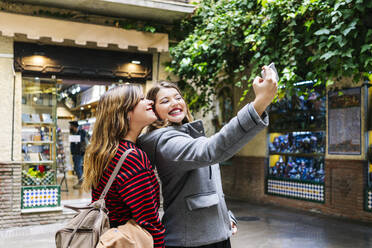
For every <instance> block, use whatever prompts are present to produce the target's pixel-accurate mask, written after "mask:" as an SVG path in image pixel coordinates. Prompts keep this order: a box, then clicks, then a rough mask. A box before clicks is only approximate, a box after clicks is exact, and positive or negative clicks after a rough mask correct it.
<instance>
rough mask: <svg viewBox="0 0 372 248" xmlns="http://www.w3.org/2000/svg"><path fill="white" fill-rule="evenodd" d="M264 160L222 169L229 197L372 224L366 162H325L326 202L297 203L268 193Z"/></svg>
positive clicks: (250, 159) (249, 160) (246, 159)
mask: <svg viewBox="0 0 372 248" xmlns="http://www.w3.org/2000/svg"><path fill="white" fill-rule="evenodd" d="M265 160H266V159H265V158H263V157H239V156H236V157H234V158H233V164H232V165H226V166H221V173H222V178H223V187H224V192H225V194H226V196H227V197H229V198H233V199H240V200H246V201H250V202H254V203H265V204H272V205H280V206H285V207H289V208H295V209H301V210H305V211H310V212H317V213H321V214H325V215H330V216H336V217H343V218H347V219H353V220H358V221H363V222H372V212H368V211H365V210H364V204H365V203H364V200H365V199H364V191H365V186H366V185H365V184H366V172H367V169H366V168H367V162H366V161H363V160H345V159H343V160H336V159H326V160H325V176H326V177H325V196H326V199H325V203H324V204H322V203H315V202H309V201H304V200H295V199H289V198H285V197H278V196H272V195H267V194H265V168H266V162H265Z"/></svg>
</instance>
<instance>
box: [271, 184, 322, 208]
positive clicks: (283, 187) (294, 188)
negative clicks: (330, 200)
mask: <svg viewBox="0 0 372 248" xmlns="http://www.w3.org/2000/svg"><path fill="white" fill-rule="evenodd" d="M267 193H268V194H271V195H277V196H284V197H288V198H294V199H300V200H307V201H314V202H321V203H324V199H325V193H324V185H323V184H315V183H306V182H296V181H290V180H288V181H287V180H278V179H270V178H269V179H267Z"/></svg>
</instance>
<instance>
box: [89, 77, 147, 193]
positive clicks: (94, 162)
mask: <svg viewBox="0 0 372 248" xmlns="http://www.w3.org/2000/svg"><path fill="white" fill-rule="evenodd" d="M141 95H142V88H141V87H140V86H138V85H133V84H124V85H120V86H117V87H115V88H112V89H110V90H109V91H107V92H106V93H105V94H104V95H103V96H102V97H101V99H100V100H99V103H98V106H97V110H96V115H95V117H96V122H95V124H94V128H93V134H92V137H91V143H90V144H89V146H88V147H87V149H86V152H85V156H84V181H83V185H82V187H83V189H84V190H86V191H89V190H90V189H92V187H93V188H97V186H98V183H99V180H100V178H101V176H102V173H103V171H104V170H105V169H106V167H107V165H108V164H109V162H110V161H111V159H112V158H113V157H114V156H115V154H116V151H117V148H118V146H119V142H120V140H121V139H123V138H124V137H125V136H126V135H127V133H128V131H129V121H128V112H130V111H131V110H133V109H134V107H135V106H136V105H137V104H138V102H139V101H140V100H141Z"/></svg>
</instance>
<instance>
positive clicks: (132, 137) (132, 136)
mask: <svg viewBox="0 0 372 248" xmlns="http://www.w3.org/2000/svg"><path fill="white" fill-rule="evenodd" d="M141 131H142V129H141V130H129V131H128V133H127V135H125V137H124V139H125V140H128V141H131V142H133V143H136V141H137V138H138V136H139V135H140V134H141Z"/></svg>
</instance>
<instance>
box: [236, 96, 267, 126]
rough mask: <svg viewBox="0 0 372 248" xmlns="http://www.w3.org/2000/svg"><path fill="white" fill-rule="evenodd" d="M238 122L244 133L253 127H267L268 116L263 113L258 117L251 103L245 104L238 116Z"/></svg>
mask: <svg viewBox="0 0 372 248" xmlns="http://www.w3.org/2000/svg"><path fill="white" fill-rule="evenodd" d="M237 117H238V121H239V123H240V125H241V126H242V128H243V129H244V131H246V132H247V131H249V130H250V129H251V128H252V127H253V126H255V125H256V126H263V127H267V126H268V125H269V115H268V114H267V112H266V111H265V112H264V113H263V114H262V116H261V117H260V116H259V115H258V114H257V112H256V110H255V109H254V107H253V104H252V103H249V104H247V105H246V106H244V108H242V109H241V110H240V111H239V112H238V114H237Z"/></svg>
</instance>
